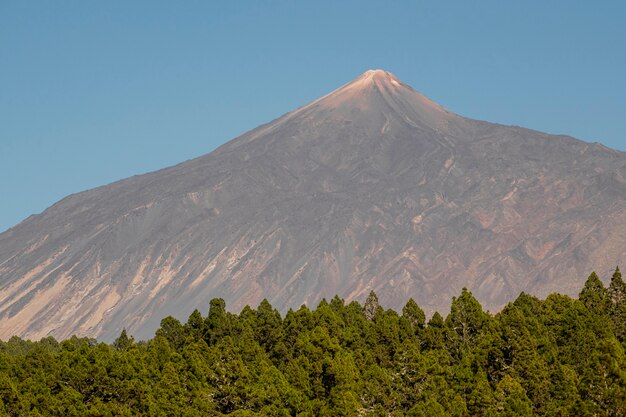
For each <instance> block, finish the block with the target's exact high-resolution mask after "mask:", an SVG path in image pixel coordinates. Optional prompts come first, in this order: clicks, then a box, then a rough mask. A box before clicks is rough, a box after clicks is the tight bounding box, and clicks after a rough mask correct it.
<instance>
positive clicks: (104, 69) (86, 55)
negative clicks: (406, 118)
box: [0, 0, 626, 231]
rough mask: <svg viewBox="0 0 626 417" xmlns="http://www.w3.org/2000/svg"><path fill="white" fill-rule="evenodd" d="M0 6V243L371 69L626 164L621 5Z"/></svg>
mask: <svg viewBox="0 0 626 417" xmlns="http://www.w3.org/2000/svg"><path fill="white" fill-rule="evenodd" d="M385 3H390V4H384V2H381V1H371V2H368V1H341V2H337V1H321V0H316V1H308V2H293V1H253V2H252V1H251V2H243V1H232V2H229V1H222V2H220V1H198V2H193V1H184V2H173V1H168V2H159V1H17V0H16V1H9V0H0V196H1V197H0V231H1V230H5V229H7V228H9V227H11V226H12V225H14V224H16V223H18V222H19V221H21V220H23V219H24V218H26V217H27V216H29V215H30V214H33V213H39V212H41V211H43V210H44V209H45V208H46V207H48V206H49V205H51V204H52V203H54V202H55V201H57V200H59V199H61V198H62V197H64V196H66V195H68V194H71V193H74V192H78V191H82V190H85V189H88V188H92V187H95V186H98V185H103V184H106V183H109V182H112V181H115V180H118V179H121V178H124V177H127V176H130V175H134V174H140V173H144V172H148V171H151V170H155V169H159V168H162V167H165V166H168V165H172V164H175V163H177V162H181V161H183V160H186V159H190V158H193V157H196V156H199V155H202V154H205V153H207V152H210V151H211V150H213V149H215V148H216V147H217V146H219V145H220V144H222V143H224V142H226V141H228V140H230V139H232V138H233V137H235V136H237V135H239V134H241V133H243V132H245V131H247V130H249V129H251V128H253V127H255V126H257V125H259V124H261V123H264V122H267V121H270V120H272V119H274V118H276V117H278V116H280V115H281V114H282V113H285V112H287V111H290V110H293V109H294V108H296V107H298V106H300V105H303V104H305V103H307V102H309V101H311V100H313V99H315V98H317V97H319V96H321V95H323V94H325V93H327V92H329V91H331V90H332V89H334V88H336V87H338V86H340V85H341V84H344V83H346V82H348V81H350V80H352V79H353V78H355V77H357V76H358V75H360V74H361V73H362V72H364V71H365V70H367V69H377V68H381V69H386V70H389V71H391V72H393V73H394V74H395V75H396V76H398V77H399V78H400V79H402V80H403V81H405V82H406V83H408V84H410V85H412V86H413V87H414V88H415V89H417V90H418V91H421V92H423V93H424V94H426V95H427V96H429V97H430V98H432V99H433V100H435V101H437V102H438V103H440V104H441V105H443V106H444V107H446V108H448V109H449V110H451V111H454V112H456V113H459V114H461V115H464V116H469V117H473V118H478V119H483V120H489V121H494V122H499V123H504V124H515V125H521V126H525V127H529V128H533V129H538V130H542V131H546V132H550V133H565V134H569V135H572V136H574V137H577V138H580V139H583V140H586V141H589V142H595V141H597V142H601V143H604V144H605V145H608V146H610V147H613V148H618V149H621V150H626V23H625V22H626V2H624V1H595V2H591V1H545V0H544V1H503V0H499V1H475V2H474V1H471V2H470V1H455V2H450V1H434V0H431V1H413V2H401V1H394V2H385Z"/></svg>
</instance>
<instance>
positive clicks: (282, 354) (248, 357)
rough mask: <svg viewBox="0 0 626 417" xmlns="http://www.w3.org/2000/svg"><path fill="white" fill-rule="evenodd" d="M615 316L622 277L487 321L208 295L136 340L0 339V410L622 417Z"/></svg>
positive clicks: (619, 324) (472, 306)
mask: <svg viewBox="0 0 626 417" xmlns="http://www.w3.org/2000/svg"><path fill="white" fill-rule="evenodd" d="M625 312H626V289H625V285H624V282H623V281H622V278H621V273H620V271H619V269H616V271H615V273H614V274H613V277H612V278H611V280H610V284H609V286H608V288H606V287H605V286H604V284H603V283H602V281H601V280H600V279H599V277H598V276H597V275H596V274H595V273H594V274H591V276H590V277H589V279H588V280H587V282H586V283H585V285H584V287H583V289H582V290H581V293H580V298H579V299H578V300H576V299H572V298H570V297H567V296H564V295H559V294H552V295H550V296H548V297H547V298H546V299H545V300H540V299H538V298H536V297H533V296H530V295H528V294H524V293H522V294H520V296H519V297H518V299H517V300H515V301H514V302H512V303H510V304H509V305H507V306H506V307H504V308H503V309H502V310H501V311H500V312H499V313H498V314H495V315H492V314H489V313H487V312H485V311H483V309H482V307H481V305H480V303H479V302H478V300H477V299H476V298H475V297H474V296H473V295H472V293H471V292H470V291H468V290H467V289H463V290H462V292H461V294H459V296H458V297H454V299H453V300H452V303H451V309H450V312H449V313H448V314H447V315H446V316H445V317H443V316H442V315H441V314H439V313H435V314H434V315H433V316H432V317H431V318H430V319H429V320H427V319H426V315H425V314H424V312H423V310H422V309H421V308H420V307H419V306H418V305H417V303H416V302H415V301H414V300H413V299H410V300H409V301H408V302H407V304H406V305H405V307H404V308H403V309H402V312H401V314H399V313H398V312H396V311H394V310H390V309H384V308H383V307H382V306H381V305H380V304H379V302H378V297H377V295H376V293H375V292H373V291H372V292H371V293H370V294H369V296H368V298H367V300H366V302H365V304H364V305H363V306H361V305H360V304H359V303H358V302H355V301H353V302H351V303H350V304H345V302H344V300H343V299H341V298H340V297H338V296H336V297H334V298H333V299H332V300H331V301H330V302H327V301H322V302H321V303H320V304H319V305H318V306H317V308H315V309H314V310H310V309H309V308H308V307H306V306H302V307H301V308H299V309H298V310H295V311H294V310H290V311H289V312H288V313H287V314H286V315H285V316H284V317H282V316H281V314H280V313H279V312H278V311H277V310H276V309H275V308H274V307H272V305H271V304H270V302H269V301H268V300H263V302H262V303H261V304H260V305H259V306H258V307H257V308H256V309H253V308H250V307H246V308H244V309H243V310H242V311H241V312H240V313H239V314H233V313H231V312H228V311H227V310H226V305H225V303H224V300H222V299H214V300H211V302H210V309H209V311H208V312H207V315H206V317H203V315H202V313H201V312H200V311H198V310H195V311H194V312H193V313H192V314H191V315H190V316H189V318H188V320H187V321H186V323H184V324H183V323H182V322H181V321H179V320H178V319H176V318H173V317H166V318H164V319H163V320H162V321H161V327H160V328H159V329H158V330H157V331H156V334H155V336H154V338H152V339H151V340H147V341H136V340H134V339H133V337H132V336H130V335H129V334H128V332H127V331H126V330H124V331H122V332H121V334H120V336H119V337H118V338H117V339H116V340H115V342H114V343H112V344H111V345H108V344H105V343H99V342H98V341H96V340H94V339H88V338H77V337H72V338H70V339H68V340H64V341H61V342H58V341H56V340H55V339H54V338H52V337H47V338H44V339H41V340H40V341H38V342H32V341H28V340H22V339H20V338H18V337H13V338H11V339H9V340H8V341H5V342H0V415H9V416H23V415H30V416H85V415H90V416H118V415H119V416H131V415H146V416H171V415H176V416H178V415H180V416H225V415H230V416H301V417H305V416H394V417H401V416H406V417H408V416H458V417H469V416H489V417H505V416H546V417H548V416H605V417H617V416H624V415H626V356H625V354H624V348H625V347H626V340H625V339H624V336H625V335H626V330H624V329H626V313H625Z"/></svg>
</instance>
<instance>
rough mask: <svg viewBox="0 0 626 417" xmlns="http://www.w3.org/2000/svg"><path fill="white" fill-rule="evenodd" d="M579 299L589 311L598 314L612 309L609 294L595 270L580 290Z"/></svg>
mask: <svg viewBox="0 0 626 417" xmlns="http://www.w3.org/2000/svg"><path fill="white" fill-rule="evenodd" d="M578 299H579V300H580V301H581V302H582V303H583V304H584V305H585V307H587V308H588V309H589V311H593V312H594V313H596V314H607V313H608V312H609V311H610V302H611V300H610V298H609V294H608V292H607V290H606V288H604V284H602V281H600V278H598V275H596V273H595V272H592V273H591V275H589V277H588V278H587V281H585V286H584V287H583V289H582V290H581V291H580V294H579V295H578Z"/></svg>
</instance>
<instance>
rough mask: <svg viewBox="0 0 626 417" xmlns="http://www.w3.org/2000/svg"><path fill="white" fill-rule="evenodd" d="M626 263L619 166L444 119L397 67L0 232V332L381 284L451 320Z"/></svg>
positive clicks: (623, 176) (31, 333)
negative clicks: (459, 303)
mask: <svg viewBox="0 0 626 417" xmlns="http://www.w3.org/2000/svg"><path fill="white" fill-rule="evenodd" d="M624 259H626V154H625V153H622V152H618V151H614V150H611V149H608V148H606V147H604V146H602V145H599V144H589V143H585V142H582V141H579V140H576V139H573V138H571V137H566V136H554V135H548V134H544V133H540V132H536V131H532V130H528V129H523V128H519V127H510V126H502V125H497V124H492V123H487V122H482V121H476V120H471V119H467V118H464V117H461V116H459V115H456V114H453V113H451V112H448V111H447V110H445V109H444V108H442V107H441V106H439V105H438V104H436V103H434V102H432V101H430V100H429V99H428V98H426V97H424V96H423V95H421V94H419V93H418V92H416V91H415V90H413V89H412V88H411V87H409V86H408V85H406V84H404V83H402V81H400V80H398V79H397V78H396V77H394V76H393V75H392V74H390V73H388V72H385V71H380V70H377V71H368V72H366V73H365V74H363V75H361V76H360V77H359V78H357V79H356V80H354V81H352V82H351V83H349V84H346V85H344V86H343V87H341V88H339V89H337V90H335V91H333V92H332V93H330V94H328V95H327V96H324V97H322V98H320V99H319V100H316V101H314V102H312V103H310V104H308V105H306V106H304V107H301V108H299V109H298V110H295V111H293V112H291V113H288V114H286V115H284V116H282V117H280V118H279V119H277V120H275V121H273V122H271V123H269V124H266V125H263V126H260V127H258V128H256V129H254V130H252V131H250V132H248V133H246V134H244V135H242V136H240V137H238V138H236V139H234V140H232V141H231V142H228V143H227V144H225V145H223V146H222V147H220V148H218V149H217V150H216V151H214V152H212V153H210V154H208V155H205V156H202V157H199V158H197V159H194V160H191V161H187V162H184V163H182V164H179V165H176V166H174V167H170V168H166V169H163V170H160V171H157V172H153V173H149V174H145V175H141V176H136V177H132V178H128V179H125V180H122V181H119V182H116V183H113V184H110V185H107V186H103V187H100V188H96V189H93V190H89V191H85V192H82V193H78V194H75V195H71V196H69V197H67V198H65V199H63V200H61V201H60V202H58V203H56V204H55V205H53V206H52V207H50V208H49V209H47V210H46V211H44V212H43V213H42V214H40V215H36V216H31V217H29V218H28V219H26V220H25V221H23V222H22V223H20V224H19V225H17V226H15V227H13V228H12V229H9V230H8V231H6V232H4V233H2V234H0V338H2V339H6V338H8V337H10V336H11V335H14V334H15V335H19V336H22V337H29V338H33V339H37V338H40V337H43V336H46V335H50V334H51V335H54V336H55V337H58V338H63V337H68V336H70V335H72V334H77V335H81V336H83V335H86V336H93V337H97V338H99V339H102V340H105V341H110V340H112V339H113V338H115V337H116V336H117V335H119V333H120V331H121V330H122V328H124V327H125V328H127V329H128V331H129V332H130V333H132V334H134V335H135V336H137V337H139V338H145V337H150V336H151V335H152V334H153V332H154V330H155V328H156V327H157V326H158V323H159V321H160V320H161V318H163V317H165V316H167V315H174V316H176V317H178V318H181V319H186V317H187V316H188V315H189V314H190V313H191V312H192V311H193V309H194V308H199V309H200V310H201V311H203V312H205V311H206V310H207V309H208V303H209V300H210V299H211V298H215V297H221V298H224V299H225V300H226V304H227V307H228V308H229V309H230V310H232V311H237V312H238V311H239V310H240V309H241V308H243V307H244V306H245V305H246V304H250V305H253V306H255V305H257V304H258V303H259V302H260V301H261V300H262V299H263V298H267V299H268V300H269V301H270V302H271V304H272V305H274V306H276V307H277V308H279V309H280V310H282V311H286V310H287V309H289V308H292V307H293V308H297V307H299V306H300V305H301V304H303V303H306V304H307V305H310V306H315V305H316V304H317V303H318V302H319V301H320V300H321V299H322V298H324V297H327V298H328V297H332V296H334V295H335V294H340V295H341V296H342V297H345V298H346V300H347V301H349V300H352V299H359V300H363V299H364V298H365V297H366V295H367V293H369V291H370V290H375V291H376V292H377V294H378V295H379V298H380V300H381V303H382V304H383V305H385V306H386V307H395V308H401V307H402V306H403V305H404V303H405V302H406V301H407V300H408V298H409V297H413V298H414V299H415V300H416V301H417V302H418V303H419V304H420V306H422V307H423V308H424V310H426V311H427V312H429V313H432V312H434V311H435V310H440V311H442V312H445V311H446V310H447V308H448V306H449V304H448V303H449V300H450V299H451V297H452V296H454V295H458V294H459V293H460V291H461V288H462V287H464V286H466V287H468V288H469V289H470V290H471V291H473V293H474V295H475V296H476V297H477V298H478V299H479V300H480V301H481V302H482V303H483V305H484V306H485V307H486V308H489V309H491V310H497V309H499V308H500V307H501V306H502V305H503V304H505V303H506V302H508V301H510V300H512V299H513V298H515V297H516V296H517V295H518V294H519V293H520V292H521V291H526V292H530V293H533V294H536V295H538V296H542V295H545V294H547V293H550V292H553V291H560V292H563V291H568V292H569V293H571V294H575V293H576V292H577V291H578V290H579V288H581V286H582V283H583V281H584V279H585V278H586V276H587V275H588V274H589V272H590V271H591V270H592V269H594V268H598V269H600V270H601V271H604V270H605V269H606V270H609V269H612V268H614V267H615V265H616V264H618V263H619V262H620V261H623V260H624Z"/></svg>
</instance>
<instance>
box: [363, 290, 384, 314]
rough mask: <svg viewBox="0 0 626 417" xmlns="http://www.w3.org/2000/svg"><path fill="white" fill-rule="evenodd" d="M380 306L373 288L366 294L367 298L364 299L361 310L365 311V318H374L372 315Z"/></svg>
mask: <svg viewBox="0 0 626 417" xmlns="http://www.w3.org/2000/svg"><path fill="white" fill-rule="evenodd" d="M379 308H381V307H380V304H379V303H378V296H377V295H376V293H375V292H374V290H372V291H370V293H369V295H368V296H367V300H365V305H364V306H363V312H364V313H365V318H366V319H367V320H370V321H371V320H374V316H375V315H376V312H377V311H378V309H379Z"/></svg>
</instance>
